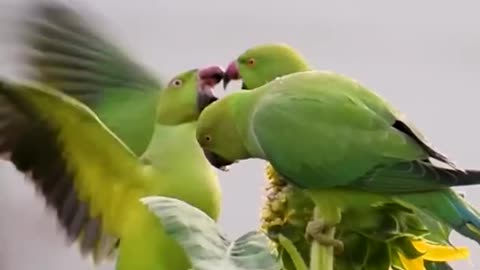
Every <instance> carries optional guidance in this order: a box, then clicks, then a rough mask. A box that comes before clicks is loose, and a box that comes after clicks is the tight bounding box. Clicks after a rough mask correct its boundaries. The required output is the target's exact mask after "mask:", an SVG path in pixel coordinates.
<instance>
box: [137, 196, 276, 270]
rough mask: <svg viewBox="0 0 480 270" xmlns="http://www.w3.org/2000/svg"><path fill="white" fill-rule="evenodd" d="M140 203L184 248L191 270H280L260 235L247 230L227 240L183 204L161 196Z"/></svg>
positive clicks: (198, 212)
mask: <svg viewBox="0 0 480 270" xmlns="http://www.w3.org/2000/svg"><path fill="white" fill-rule="evenodd" d="M140 201H141V202H142V203H143V204H145V205H146V206H147V207H148V208H149V209H150V211H152V213H154V214H155V215H156V216H157V217H158V218H159V219H160V222H161V223H162V224H163V226H164V227H165V231H166V232H167V233H168V234H169V235H170V236H172V237H173V238H174V239H176V240H177V241H178V242H179V243H180V245H181V246H182V247H183V248H184V250H185V252H186V253H187V255H188V256H189V258H190V261H191V262H192V266H193V268H194V269H195V270H217V269H218V270H280V269H282V265H281V263H280V260H279V257H278V255H277V254H275V253H274V252H275V251H274V250H273V249H272V248H271V244H270V240H269V239H268V238H267V236H266V235H264V234H263V233H260V232H255V231H251V232H248V233H246V234H244V235H242V236H240V237H239V238H238V239H236V240H235V241H230V240H228V239H227V237H226V236H225V234H224V233H222V232H221V230H220V228H219V227H218V225H217V224H216V222H215V221H214V220H212V219H211V218H210V217H209V216H207V215H206V214H205V213H204V212H202V211H201V210H199V209H197V208H195V207H193V206H191V205H189V204H187V203H186V202H183V201H180V200H178V199H174V198H168V197H161V196H151V197H145V198H142V199H141V200H140Z"/></svg>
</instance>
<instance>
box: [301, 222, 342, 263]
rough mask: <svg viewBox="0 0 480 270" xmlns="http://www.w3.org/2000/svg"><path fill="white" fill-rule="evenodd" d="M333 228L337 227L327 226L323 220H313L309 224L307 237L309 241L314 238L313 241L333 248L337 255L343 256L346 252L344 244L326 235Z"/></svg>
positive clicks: (306, 232) (306, 231)
mask: <svg viewBox="0 0 480 270" xmlns="http://www.w3.org/2000/svg"><path fill="white" fill-rule="evenodd" d="M333 227H335V225H330V224H327V223H325V222H324V221H323V220H322V219H316V220H312V221H310V222H309V223H308V224H307V228H306V230H305V237H306V238H307V239H310V238H313V240H315V241H317V242H318V243H319V244H320V245H323V246H333V249H334V252H335V255H339V254H342V252H343V250H344V246H343V242H342V241H340V240H337V239H334V238H332V237H330V236H328V235H327V234H326V233H327V232H328V231H329V230H331V229H332V228H333Z"/></svg>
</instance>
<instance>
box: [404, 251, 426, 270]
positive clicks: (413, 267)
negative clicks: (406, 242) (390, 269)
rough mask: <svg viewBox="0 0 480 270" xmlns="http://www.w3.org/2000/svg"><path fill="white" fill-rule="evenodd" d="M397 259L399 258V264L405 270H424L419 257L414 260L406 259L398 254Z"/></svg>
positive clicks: (421, 259)
mask: <svg viewBox="0 0 480 270" xmlns="http://www.w3.org/2000/svg"><path fill="white" fill-rule="evenodd" d="M398 257H399V258H400V262H402V265H403V267H404V269H405V270H426V269H425V265H424V264H423V258H422V257H421V256H420V257H418V258H415V259H408V258H407V257H405V256H403V254H402V253H401V252H399V253H398Z"/></svg>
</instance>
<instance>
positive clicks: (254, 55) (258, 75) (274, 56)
mask: <svg viewBox="0 0 480 270" xmlns="http://www.w3.org/2000/svg"><path fill="white" fill-rule="evenodd" d="M308 70H313V68H311V67H310V65H309V64H308V63H307V61H306V60H305V58H304V57H303V56H302V55H301V54H300V53H299V52H297V51H296V50H295V49H294V48H292V47H291V46H289V45H287V44H283V43H271V44H262V45H258V46H255V47H252V48H249V49H247V50H246V51H245V52H243V53H242V54H241V55H240V56H238V57H237V58H236V60H234V61H232V62H231V63H230V64H229V65H228V67H227V69H226V72H225V78H224V87H225V88H226V86H227V84H228V83H229V82H230V81H231V80H239V79H241V80H242V89H245V90H250V89H254V88H256V87H259V86H262V85H264V84H265V83H267V82H270V81H272V80H274V79H275V78H277V77H281V76H283V75H287V74H291V73H295V72H303V71H308ZM267 177H268V179H269V181H268V186H267V187H266V189H267V190H268V192H269V193H268V195H267V200H266V203H265V205H264V208H263V213H262V227H263V229H264V230H265V231H267V232H268V233H269V235H271V236H273V237H274V240H275V238H276V237H275V236H276V235H278V234H279V233H282V234H286V235H287V236H288V237H289V238H291V239H294V242H295V244H296V246H297V248H298V249H299V250H300V252H301V254H302V256H303V258H304V260H306V261H308V260H309V255H310V243H309V241H307V239H306V238H305V237H304V236H303V233H304V232H305V229H306V226H307V223H308V221H309V220H310V219H311V217H312V213H313V207H314V204H313V202H312V201H311V200H310V198H309V197H308V196H305V194H304V193H303V192H301V190H299V189H298V188H296V187H293V186H291V185H286V184H285V181H283V179H282V177H281V176H280V175H278V174H277V173H276V172H275V170H273V168H272V167H271V165H270V164H268V165H267ZM377 211H382V210H380V209H377ZM393 213H395V214H397V216H395V215H393ZM418 214H421V213H417V215H412V213H409V212H406V211H400V212H392V209H390V208H387V209H386V211H385V212H384V215H385V220H386V219H393V221H394V222H382V223H379V224H378V225H373V227H372V226H370V227H368V230H366V229H365V228H364V230H359V229H360V227H361V226H358V223H361V220H354V221H353V222H350V223H351V224H348V223H347V222H346V221H342V222H341V223H340V224H339V226H337V227H338V228H339V229H340V231H339V232H337V235H340V234H341V235H342V238H343V239H345V240H347V239H353V238H355V240H356V242H355V244H357V243H360V244H361V245H370V246H372V245H376V246H379V245H380V246H381V247H380V248H383V249H384V252H383V253H386V256H384V258H388V257H390V256H393V255H394V254H395V251H396V250H400V251H402V246H401V245H400V244H403V242H404V241H401V242H399V241H391V240H392V239H394V238H395V239H396V238H399V237H408V238H409V239H411V242H412V243H414V244H416V245H417V246H418V245H427V243H426V242H427V241H425V240H424V241H423V242H420V240H419V239H420V238H421V237H423V236H424V235H425V234H426V233H427V232H426V231H425V228H423V230H422V228H420V229H419V226H418V225H425V224H421V223H422V221H424V220H426V219H428V220H429V221H430V222H432V223H433V227H438V226H439V224H435V221H434V220H433V219H431V218H429V217H428V216H426V215H421V216H418ZM405 217H408V219H405ZM411 219H414V221H415V222H412V220H411ZM402 220H405V221H404V223H405V224H404V225H406V226H398V224H401V223H402ZM406 221H408V222H406ZM414 224H416V225H417V226H413V225H414ZM352 225H353V227H352ZM427 225H430V224H427ZM392 226H393V227H392ZM420 227H422V226H420ZM431 227H432V226H431ZM427 228H428V226H427ZM372 231H373V233H372ZM436 232H438V234H437V235H435V237H436V238H440V239H438V240H437V239H435V240H436V241H433V242H434V244H435V245H429V247H430V248H432V249H433V248H437V250H438V249H442V252H430V253H428V252H426V253H425V252H422V253H424V254H422V256H419V257H423V258H430V259H433V260H435V261H439V260H447V259H451V258H455V259H458V258H459V257H462V256H458V254H463V256H465V254H468V252H466V250H465V249H459V248H454V247H447V246H444V245H439V244H443V243H445V244H446V243H448V235H449V234H448V233H444V231H442V230H436ZM433 233H434V232H433V231H432V230H430V232H428V234H433ZM352 234H354V235H352ZM369 234H370V235H372V236H369ZM380 235H382V236H384V237H385V238H384V239H379V238H380V237H379V236H380ZM367 236H369V237H375V239H373V240H372V239H368V237H367ZM427 238H429V236H428V235H427ZM430 238H432V237H430ZM359 241H360V242H359ZM368 241H370V242H371V243H370V244H369V243H368ZM378 241H380V242H382V243H377V242H378ZM429 241H431V240H429ZM344 242H345V241H344ZM350 242H351V241H348V240H347V243H350ZM382 245H383V246H382ZM346 249H347V250H348V249H350V247H349V246H347V247H346ZM360 249H362V248H360ZM351 250H358V249H355V248H351ZM363 250H366V249H365V248H363ZM389 250H391V251H390V252H388V251H389ZM356 253H357V254H356V256H357V257H359V254H361V253H358V252H356ZM377 253H378V252H377ZM370 254H371V253H370ZM370 254H367V253H366V254H365V256H367V255H370ZM430 254H441V256H443V257H439V256H438V257H435V258H434V257H432V256H430ZM284 260H286V261H287V263H288V260H289V257H288V256H285V259H284ZM415 260H417V258H415ZM342 261H345V262H344V263H345V264H346V265H347V268H346V269H350V268H352V267H354V266H352V265H351V264H354V263H355V260H353V259H351V258H350V257H349V256H348V253H347V254H342V255H341V256H337V258H336V261H335V262H336V264H337V267H336V269H339V268H340V267H341V266H340V265H339V264H341V263H342ZM368 261H369V259H368V258H360V262H359V264H365V263H366V262H368ZM373 261H374V262H372V263H374V264H376V265H379V263H378V258H376V259H375V260H373ZM425 263H426V264H427V260H426V261H425ZM428 264H429V265H430V263H429V262H428ZM435 264H437V263H435ZM365 267H371V266H366V265H365ZM387 268H388V267H387ZM355 269H357V268H355ZM379 269H380V268H379Z"/></svg>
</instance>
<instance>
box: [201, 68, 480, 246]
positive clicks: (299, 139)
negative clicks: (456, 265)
mask: <svg viewBox="0 0 480 270" xmlns="http://www.w3.org/2000/svg"><path fill="white" fill-rule="evenodd" d="M398 122H402V125H396V123H398ZM405 127H409V126H408V125H407V124H406V123H405V122H403V121H402V120H401V119H399V117H398V118H397V117H396V113H395V110H393V109H391V108H390V106H389V105H388V104H387V103H386V102H385V101H383V100H382V99H381V98H380V97H378V96H377V95H375V94H374V93H372V92H371V91H369V90H367V89H366V88H364V87H362V86H361V85H360V84H358V83H357V82H355V81H353V80H351V79H349V78H347V77H345V76H341V75H338V74H334V73H330V72H319V71H306V72H298V73H294V74H291V75H286V76H283V77H281V78H278V79H276V80H274V81H272V82H269V83H267V84H265V85H264V86H261V87H259V88H257V89H253V90H252V91H243V92H237V93H233V94H231V95H229V96H227V97H225V98H223V99H222V100H220V101H218V102H216V103H214V104H212V105H211V106H209V107H207V108H206V109H205V110H204V111H203V113H202V114H201V116H200V120H199V127H198V130H197V140H198V141H199V143H200V144H201V145H202V147H203V148H204V149H205V150H206V151H209V152H211V153H213V154H215V155H217V157H221V158H222V159H224V160H229V161H230V162H233V161H236V160H239V159H246V158H251V157H254V158H262V159H265V160H267V161H269V162H270V163H271V164H272V166H273V167H274V169H275V170H276V171H277V172H278V173H279V174H280V175H282V176H283V177H285V180H286V181H288V182H289V183H292V184H294V185H296V186H298V187H301V188H303V189H305V190H308V193H309V194H310V196H312V198H313V199H314V201H315V204H316V205H317V206H319V205H323V206H328V207H330V206H333V207H334V208H335V207H337V208H338V209H339V210H340V211H347V210H355V211H361V212H363V214H365V215H366V216H365V218H367V217H368V215H369V214H371V213H370V212H369V211H368V210H369V209H370V207H371V206H373V205H376V204H378V203H385V202H388V203H390V202H394V203H398V204H400V205H405V206H406V207H407V208H409V207H415V209H417V210H425V211H427V213H429V214H431V215H432V216H433V217H435V218H437V219H440V220H441V221H442V222H445V223H447V224H449V225H450V226H451V227H453V228H454V229H455V230H457V231H458V232H460V233H462V234H464V235H465V236H467V237H470V238H472V239H474V240H477V241H478V240H480V234H479V233H478V228H480V219H479V216H478V214H477V212H476V211H475V210H473V209H472V208H471V206H469V205H468V204H467V203H466V202H465V201H464V200H463V199H462V198H461V197H459V196H458V195H456V194H455V193H454V192H453V191H452V190H451V189H449V187H452V186H457V185H471V184H478V183H480V172H478V171H471V170H468V171H463V170H459V169H456V168H452V169H449V168H443V167H439V166H436V165H433V164H432V163H429V162H428V161H427V159H429V158H433V159H437V160H439V161H443V162H444V163H448V164H450V165H451V164H452V163H451V162H450V161H448V160H447V159H446V157H445V156H443V155H442V154H440V153H438V152H437V151H435V150H434V149H432V148H431V147H430V146H428V144H427V143H426V142H425V140H424V139H422V138H420V137H418V136H416V135H415V133H412V132H409V131H408V129H405ZM232 130H233V131H232ZM207 137H208V140H207ZM232 141H234V142H239V143H235V144H232V143H231V142H232ZM212 164H214V162H212ZM214 165H215V164H214ZM425 192H428V193H425ZM446 203H447V205H451V206H452V207H451V208H452V209H451V211H450V212H446V211H447V210H444V209H441V208H445V206H447V205H446ZM447 213H448V214H447ZM465 224H467V225H465Z"/></svg>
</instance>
